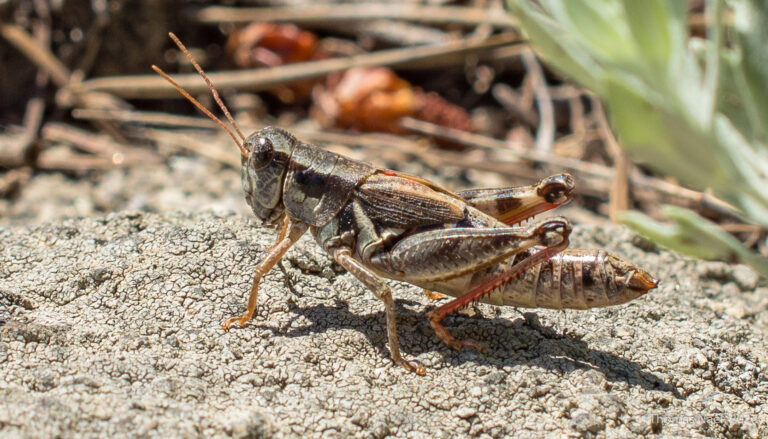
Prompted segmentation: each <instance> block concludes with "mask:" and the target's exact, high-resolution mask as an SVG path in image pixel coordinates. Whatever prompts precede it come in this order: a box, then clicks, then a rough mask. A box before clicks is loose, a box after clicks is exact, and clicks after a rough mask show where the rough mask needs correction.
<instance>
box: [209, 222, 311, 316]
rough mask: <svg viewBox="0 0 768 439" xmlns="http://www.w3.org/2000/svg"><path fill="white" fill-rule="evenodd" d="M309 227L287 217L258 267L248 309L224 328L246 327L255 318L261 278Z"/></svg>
mask: <svg viewBox="0 0 768 439" xmlns="http://www.w3.org/2000/svg"><path fill="white" fill-rule="evenodd" d="M307 227H308V226H307V225H306V224H305V223H301V222H298V221H293V220H291V219H290V218H288V217H285V219H284V221H283V225H282V227H281V229H280V234H279V236H278V238H277V242H275V244H274V245H273V246H272V248H270V249H269V252H268V253H267V257H266V258H264V260H262V261H261V263H259V265H257V266H256V274H255V275H254V277H253V284H252V285H251V295H250V296H249V297H248V309H247V310H246V311H245V313H243V314H242V315H240V316H237V317H232V318H230V319H227V321H225V322H224V323H223V324H222V325H221V327H222V328H224V329H229V328H230V326H232V324H233V323H235V322H237V324H238V325H239V326H240V327H241V328H242V327H243V326H245V323H246V322H248V320H250V319H251V317H253V314H254V313H255V312H256V305H257V299H258V292H259V283H260V282H261V278H262V277H263V276H264V275H265V274H267V272H269V270H271V269H272V267H274V266H275V264H277V262H278V261H279V260H280V259H281V258H282V257H283V255H285V253H286V252H287V251H288V249H290V248H291V246H292V245H293V244H295V243H296V241H298V240H299V238H301V235H303V234H304V232H306V231H307Z"/></svg>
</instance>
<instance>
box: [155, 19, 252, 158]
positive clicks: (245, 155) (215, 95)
mask: <svg viewBox="0 0 768 439" xmlns="http://www.w3.org/2000/svg"><path fill="white" fill-rule="evenodd" d="M168 35H169V36H170V37H171V39H172V40H173V41H174V42H175V43H176V45H177V46H178V47H179V49H181V51H182V52H184V55H186V57H187V59H188V60H189V61H190V62H191V63H192V65H193V66H194V67H195V69H196V70H197V72H198V73H199V74H200V76H202V77H203V79H204V80H205V83H206V84H207V85H208V88H209V89H210V90H211V94H212V95H213V98H214V100H216V103H217V104H218V105H219V108H221V110H222V111H223V112H224V114H225V115H226V117H227V120H228V121H229V123H230V124H231V125H232V127H233V128H234V129H235V131H236V132H237V134H238V135H239V136H240V140H238V138H237V137H236V136H235V134H234V133H233V132H232V130H231V129H230V128H229V127H227V126H226V125H225V124H224V122H222V121H221V120H219V118H217V117H216V116H214V115H213V113H211V112H210V111H209V110H208V109H207V108H205V107H204V106H203V105H202V104H201V103H200V102H199V101H198V100H197V99H195V98H194V97H192V95H190V94H189V93H188V92H187V91H186V90H184V88H182V87H181V86H180V85H179V84H178V83H177V82H176V81H174V80H173V79H172V78H171V77H170V75H168V74H167V73H165V72H164V71H163V70H162V69H161V68H160V67H158V66H156V65H152V70H154V71H155V73H157V74H159V75H160V76H162V77H163V78H165V80H166V81H168V82H169V83H170V84H171V85H172V86H173V87H174V88H175V89H176V90H178V92H179V93H181V95H182V96H184V97H185V98H187V100H188V101H190V102H191V103H192V104H194V106H195V107H197V109H198V110H200V111H202V112H203V114H205V115H206V116H208V117H209V118H211V120H213V121H214V122H216V123H217V124H219V126H220V127H221V128H223V129H224V131H226V132H227V134H229V136H230V137H232V140H234V141H235V144H236V145H237V147H238V148H239V149H240V155H241V157H242V158H243V159H247V158H248V150H247V149H246V148H245V146H243V141H244V140H245V136H244V135H243V133H242V132H241V131H240V129H239V128H238V126H237V123H235V120H234V119H233V118H232V115H231V114H230V113H229V110H228V109H227V107H226V106H225V105H224V103H223V102H222V101H221V98H220V97H219V93H218V92H217V91H216V88H215V87H214V86H213V83H212V82H211V80H210V78H208V75H206V74H205V72H204V71H203V69H202V68H201V67H200V65H199V64H198V63H197V61H195V58H194V57H193V56H192V54H191V53H189V50H187V48H186V47H184V44H182V43H181V41H180V40H179V39H178V38H177V37H176V35H174V34H173V32H169V33H168Z"/></svg>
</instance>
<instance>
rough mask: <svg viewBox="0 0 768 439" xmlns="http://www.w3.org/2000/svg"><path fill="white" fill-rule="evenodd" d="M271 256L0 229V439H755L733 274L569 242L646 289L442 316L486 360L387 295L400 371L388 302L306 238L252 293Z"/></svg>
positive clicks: (122, 231) (618, 247) (757, 398)
mask: <svg viewBox="0 0 768 439" xmlns="http://www.w3.org/2000/svg"><path fill="white" fill-rule="evenodd" d="M274 239H275V233H274V232H273V231H271V230H265V229H260V228H257V227H254V226H253V225H252V224H251V223H249V220H248V217H247V216H244V215H242V214H235V213H229V214H226V213H224V214H223V213H213V212H203V213H179V212H165V213H159V214H155V213H142V212H139V211H136V212H130V211H128V212H123V213H119V214H109V215H106V216H95V217H88V218H82V219H57V220H55V221H52V222H47V223H43V224H40V225H36V226H21V225H8V226H5V227H0V243H2V244H1V245H2V247H0V436H2V437H17V436H25V437H105V436H109V437H142V436H146V437H201V436H202V437H228V436H231V437H379V438H381V437H389V436H395V437H446V438H447V437H457V436H459V437H461V436H478V437H506V436H510V435H513V434H514V435H517V436H520V437H540V436H541V435H548V436H551V437H562V436H585V437H636V436H654V435H657V434H662V435H670V436H671V435H680V436H686V437H690V436H693V437H699V436H701V437H711V436H714V437H755V438H757V437H766V435H768V408H766V407H767V405H766V404H765V403H766V401H767V400H768V398H767V397H768V379H767V378H766V377H767V375H766V367H768V358H767V355H766V352H768V349H766V348H767V346H766V332H767V331H766V327H767V326H768V325H767V323H768V311H766V308H768V289H766V288H764V287H761V286H759V284H758V279H757V277H756V276H755V275H754V274H753V273H752V272H750V271H749V270H747V269H745V268H743V267H732V266H729V265H726V264H721V263H702V262H698V261H692V260H689V259H686V258H682V257H679V256H677V255H675V254H672V253H669V252H667V251H664V250H660V249H655V248H653V246H651V245H648V243H647V242H645V241H644V240H642V239H640V238H638V237H636V236H634V235H633V234H632V233H631V232H629V231H627V230H626V229H623V228H619V227H614V226H603V227H597V226H590V225H578V226H577V227H576V230H575V232H574V236H573V245H572V246H573V247H588V248H605V249H608V250H609V251H612V252H614V253H616V254H618V255H620V256H622V257H625V258H627V259H629V260H631V261H633V262H635V263H636V264H637V265H639V266H641V267H643V268H645V269H647V270H648V271H650V272H651V273H653V274H654V275H656V276H657V277H658V278H660V279H661V282H662V283H661V286H660V287H659V289H658V290H655V291H653V292H652V293H651V294H649V295H647V296H645V297H643V298H641V299H639V300H636V301H634V302H631V303H629V304H627V305H624V306H620V307H614V308H608V309H601V310H590V311H545V310H521V311H523V312H524V313H522V314H521V313H520V312H518V311H516V310H515V309H512V308H496V307H492V306H488V305H478V306H477V307H476V308H474V309H471V310H470V312H467V313H463V314H460V315H457V316H452V317H449V318H448V319H447V320H446V323H447V326H448V328H449V330H450V331H452V332H453V333H454V335H456V336H458V337H462V338H473V339H476V340H479V341H481V342H482V343H484V344H485V345H486V346H487V347H488V348H489V352H488V354H487V355H481V354H478V353H476V352H473V351H462V352H455V351H452V350H450V349H449V348H447V347H446V346H444V345H443V344H442V343H441V342H440V341H439V340H438V338H437V337H436V336H435V335H434V334H433V332H432V330H431V329H430V327H429V324H428V323H427V320H426V319H425V317H424V313H425V312H426V311H428V310H429V309H431V308H432V307H434V306H436V304H437V303H439V302H434V301H430V300H429V299H427V298H426V297H425V296H423V295H422V294H421V293H420V291H419V290H418V289H417V288H415V287H412V286H409V285H406V284H396V283H393V287H394V290H395V295H396V299H397V301H398V324H399V328H398V329H399V334H400V340H401V344H402V349H403V351H404V354H405V355H407V356H408V357H409V358H415V359H418V360H419V361H421V362H422V363H423V364H424V365H425V366H426V367H427V369H428V370H427V375H426V376H424V377H420V376H416V375H414V374H410V373H407V372H406V371H404V370H402V369H400V368H399V367H397V366H395V365H394V364H393V363H392V361H391V360H390V359H389V354H388V351H387V346H386V331H385V321H384V314H383V310H382V305H381V303H380V302H379V301H378V299H376V298H375V297H373V295H372V294H371V293H369V292H368V291H366V290H365V289H364V288H363V287H362V286H361V285H360V284H359V283H358V282H357V281H356V280H355V279H354V278H352V277H351V276H350V275H349V274H346V273H344V272H343V271H342V270H340V269H339V267H336V266H334V264H332V263H331V261H330V259H329V258H328V256H327V255H325V254H324V253H322V252H321V251H320V250H319V248H318V246H317V245H316V244H315V243H314V242H313V241H312V240H311V239H310V238H309V237H308V236H307V237H305V238H304V239H302V240H301V241H300V242H299V243H298V244H297V245H296V246H295V247H294V248H293V249H291V250H290V251H289V253H288V254H287V256H286V257H285V258H284V259H283V262H282V264H281V265H280V266H279V267H276V268H275V269H273V270H272V271H271V272H270V273H269V274H268V275H267V276H266V278H265V279H264V281H263V283H262V286H261V290H260V291H261V294H260V300H259V303H260V307H259V311H258V315H257V316H256V317H255V318H254V319H253V320H252V321H251V322H250V323H249V324H248V325H247V326H246V327H245V328H243V329H234V330H230V331H224V330H222V329H221V328H220V323H221V322H222V321H223V320H224V319H226V318H227V317H230V316H233V315H235V314H238V313H240V312H242V311H243V309H244V306H245V296H246V294H247V291H248V289H249V287H250V282H251V277H252V274H253V271H254V267H255V265H256V264H257V263H258V261H259V260H260V259H261V258H262V257H263V256H264V254H265V251H266V249H267V248H268V247H269V245H270V244H271V243H272V241H273V240H274Z"/></svg>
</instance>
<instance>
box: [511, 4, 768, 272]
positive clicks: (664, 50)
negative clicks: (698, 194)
mask: <svg viewBox="0 0 768 439" xmlns="http://www.w3.org/2000/svg"><path fill="white" fill-rule="evenodd" d="M508 4H509V7H510V10H511V12H512V13H513V14H514V15H515V16H516V17H517V18H518V20H519V21H520V26H521V28H522V29H523V31H524V32H525V34H526V35H527V36H528V38H529V39H530V41H531V42H532V44H533V45H534V47H535V49H536V50H537V52H538V53H539V54H540V56H541V57H542V58H543V60H544V61H545V62H546V63H547V64H548V65H549V66H550V67H551V68H553V69H554V70H556V71H557V72H559V73H560V74H562V75H563V76H565V77H568V78H571V79H573V80H574V81H575V82H577V83H579V84H581V85H582V86H584V87H586V88H588V89H590V90H592V91H594V92H595V93H596V94H598V95H599V96H600V97H601V98H602V99H603V100H604V102H605V103H606V105H607V107H608V109H609V114H610V118H611V121H612V125H613V128H614V129H615V131H616V133H617V135H618V136H619V139H620V141H621V143H622V145H623V146H624V148H625V149H626V150H627V152H628V153H629V154H630V156H631V157H632V158H633V159H635V160H638V161H641V162H643V163H644V164H646V165H647V166H649V167H651V168H653V169H655V170H657V171H658V172H660V173H662V174H663V175H665V176H670V177H674V178H676V179H677V180H679V181H680V182H681V183H683V184H684V185H686V186H689V187H691V188H695V189H699V190H711V191H712V192H713V193H714V194H716V195H717V196H719V197H721V198H722V199H724V200H726V201H727V202H729V203H731V204H732V205H733V206H735V207H736V208H738V209H739V210H740V211H741V213H742V215H743V216H744V217H745V218H746V219H748V220H749V221H752V222H754V223H755V224H758V225H760V226H763V227H768V147H766V141H768V0H763V1H758V0H733V1H729V2H727V3H724V2H723V1H718V0H710V1H708V2H706V15H707V17H708V20H707V23H708V24H707V32H706V37H705V38H693V37H691V36H690V34H689V29H688V21H687V20H688V10H687V7H688V2H687V1H685V0H540V1H538V2H532V1H529V0H508ZM726 12H727V14H726ZM726 15H727V16H728V17H732V20H729V23H728V24H724V17H725V16H726ZM663 212H665V214H666V220H667V221H669V222H670V223H669V224H662V223H659V222H656V221H654V220H652V219H650V218H648V217H646V216H644V215H642V214H640V213H638V212H625V213H624V214H623V215H622V217H621V220H622V221H623V222H625V223H626V224H628V225H629V226H630V227H633V228H634V229H636V230H637V231H639V232H640V233H642V234H644V235H646V236H648V237H649V238H651V239H652V240H654V241H657V242H658V243H660V244H663V245H665V246H668V247H671V248H673V249H676V250H679V251H681V252H684V253H688V254H690V255H694V256H697V257H702V258H707V259H723V260H728V261H738V262H742V263H746V264H749V265H751V266H752V267H754V268H755V269H756V270H757V271H758V272H759V273H761V274H762V275H763V276H768V260H766V259H765V258H763V257H761V256H759V255H758V254H756V253H754V252H752V251H750V250H748V249H746V248H745V247H743V246H742V245H741V244H740V243H739V242H738V241H737V240H736V239H735V238H734V237H733V236H731V235H729V234H727V233H725V232H723V231H722V230H721V229H720V228H719V227H718V226H717V225H716V224H714V223H713V222H711V221H709V220H706V219H704V218H703V217H701V216H699V215H698V214H696V213H695V212H693V211H690V210H687V209H683V208H680V207H673V206H666V207H665V208H664V209H663Z"/></svg>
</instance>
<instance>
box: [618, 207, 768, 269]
mask: <svg viewBox="0 0 768 439" xmlns="http://www.w3.org/2000/svg"><path fill="white" fill-rule="evenodd" d="M662 210H663V212H664V214H665V215H666V218H667V219H668V220H670V221H672V224H662V223H659V222H657V221H654V220H652V219H650V218H648V217H646V216H645V215H642V214H640V213H637V212H624V213H622V214H620V217H619V219H620V221H621V222H623V223H624V224H627V225H628V226H630V227H632V228H633V229H635V230H637V231H638V232H639V233H640V234H642V235H644V236H646V237H648V238H649V239H651V240H653V241H655V242H657V243H659V244H661V245H664V246H666V247H669V248H671V249H673V250H677V251H679V252H681V253H685V254H688V255H691V256H695V257H699V258H703V259H720V260H725V261H730V262H739V263H742V264H747V265H750V266H751V267H753V268H754V269H755V270H756V271H757V272H758V273H760V274H761V275H763V276H766V277H768V260H766V259H765V258H763V257H761V256H759V255H757V254H755V253H753V252H751V251H750V250H748V249H747V248H745V247H744V246H743V245H741V243H740V242H739V241H738V240H736V238H734V237H733V236H732V235H730V234H728V233H726V232H724V231H723V230H721V229H720V228H719V227H717V224H715V223H713V222H711V221H708V220H706V219H704V218H702V217H700V216H699V215H698V214H696V213H695V212H693V211H690V210H688V209H683V208H681V207H677V206H664V207H663V208H662Z"/></svg>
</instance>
